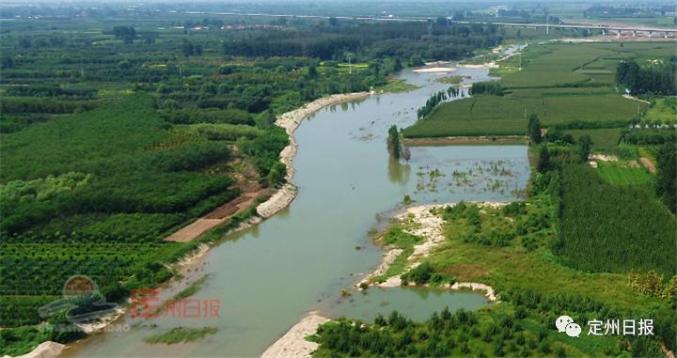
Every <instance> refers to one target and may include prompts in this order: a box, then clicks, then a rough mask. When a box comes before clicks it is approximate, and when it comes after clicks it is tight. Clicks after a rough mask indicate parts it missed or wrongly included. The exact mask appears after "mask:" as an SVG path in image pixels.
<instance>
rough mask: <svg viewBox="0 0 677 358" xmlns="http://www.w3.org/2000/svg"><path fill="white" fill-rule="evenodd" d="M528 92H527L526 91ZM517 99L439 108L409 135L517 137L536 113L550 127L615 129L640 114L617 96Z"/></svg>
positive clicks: (484, 98)
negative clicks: (575, 125) (582, 124)
mask: <svg viewBox="0 0 677 358" xmlns="http://www.w3.org/2000/svg"><path fill="white" fill-rule="evenodd" d="M525 92H526V91H525ZM528 92H529V93H520V92H517V91H515V92H513V94H512V95H506V96H490V95H477V96H473V97H471V98H466V99H462V100H458V101H452V102H448V103H444V104H442V105H440V106H439V107H438V108H437V109H436V110H435V111H434V112H433V113H432V114H431V115H430V116H429V117H426V118H424V119H422V120H420V121H419V122H417V123H416V124H415V125H413V126H412V127H409V128H407V129H405V131H404V135H405V136H406V137H410V138H416V137H446V136H454V135H459V136H462V135H509V134H511V135H514V134H524V133H525V132H526V126H527V119H526V117H527V116H528V115H529V114H532V113H535V114H537V115H538V116H539V118H540V119H541V123H543V125H545V126H552V125H555V126H558V125H561V126H566V125H567V124H568V123H571V122H596V123H601V125H607V126H615V125H616V123H617V122H618V121H619V120H620V121H623V120H629V119H630V118H632V116H633V114H635V113H636V112H637V103H636V102H634V101H630V100H627V99H625V98H623V97H621V96H618V95H613V94H577V93H576V92H567V93H561V92H560V93H557V92H555V93H548V92H543V93H542V95H541V96H540V97H534V96H533V94H534V93H535V91H534V90H528Z"/></svg>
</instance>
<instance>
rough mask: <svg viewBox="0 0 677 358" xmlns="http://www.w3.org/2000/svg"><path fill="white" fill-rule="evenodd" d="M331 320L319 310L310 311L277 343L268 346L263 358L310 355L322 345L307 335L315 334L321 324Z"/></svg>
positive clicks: (262, 355)
mask: <svg viewBox="0 0 677 358" xmlns="http://www.w3.org/2000/svg"><path fill="white" fill-rule="evenodd" d="M329 321H331V319H330V318H327V317H324V316H322V315H320V313H319V312H318V311H312V312H308V313H307V314H306V315H305V316H304V317H303V318H301V320H300V321H298V322H297V323H296V324H295V325H293V326H292V327H291V328H290V329H289V330H288V331H287V332H286V333H285V334H283V335H282V337H280V338H279V339H277V340H276V341H275V343H273V344H271V345H270V346H268V348H266V350H265V351H264V352H263V354H261V358H282V357H310V356H311V353H313V351H315V350H316V349H317V348H318V347H319V346H320V345H319V344H318V343H315V342H311V341H308V340H306V337H307V336H310V335H313V334H315V333H316V332H317V329H318V328H319V327H320V326H321V325H323V324H325V323H327V322H329Z"/></svg>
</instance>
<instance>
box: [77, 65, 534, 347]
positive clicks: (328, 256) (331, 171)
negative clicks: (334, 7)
mask: <svg viewBox="0 0 677 358" xmlns="http://www.w3.org/2000/svg"><path fill="white" fill-rule="evenodd" d="M436 66H438V65H436ZM445 66H452V65H445ZM451 74H453V75H463V76H470V78H469V79H466V80H465V83H471V82H474V81H482V80H487V79H488V78H489V77H488V70H487V69H485V68H458V69H457V70H456V71H455V72H453V73H451ZM446 75H448V74H446ZM442 76H445V74H440V73H415V72H413V71H411V70H405V71H404V72H403V73H402V74H401V75H400V77H401V78H403V79H405V80H407V81H408V82H409V83H412V84H415V85H417V86H419V88H418V89H416V90H413V91H410V92H406V93H392V94H390V93H389V94H380V95H373V96H370V97H368V98H367V99H365V100H362V101H360V102H356V103H349V104H343V105H338V106H334V107H331V108H326V109H324V110H321V111H319V112H317V113H316V114H315V115H314V116H312V117H311V118H310V119H308V120H306V122H304V123H303V124H302V125H301V127H300V128H299V129H298V130H297V132H296V137H297V141H298V144H299V151H298V156H297V157H296V159H295V160H294V166H295V168H296V171H295V176H294V182H295V183H296V185H297V186H298V187H299V194H298V197H297V198H296V199H295V200H294V202H293V203H292V204H291V206H290V207H289V208H288V209H286V210H284V211H282V212H281V213H279V214H277V215H275V216H273V217H272V218H270V219H268V220H266V221H265V222H263V223H261V224H260V225H258V226H256V227H253V228H251V229H248V230H245V231H243V232H240V233H237V234H234V235H233V236H232V237H231V238H229V239H228V240H227V241H225V242H224V243H222V244H221V245H219V246H218V247H216V248H214V249H212V250H211V251H210V252H209V254H208V256H207V257H206V258H205V260H204V262H203V264H202V265H201V266H200V267H199V268H197V270H199V272H198V273H196V274H200V275H201V274H208V275H209V276H208V279H207V281H206V283H205V285H204V286H203V287H202V289H200V290H199V291H198V293H196V294H195V295H194V296H192V297H191V299H192V300H195V301H193V302H199V303H201V304H202V305H203V308H202V309H203V310H204V306H205V305H211V307H214V305H215V304H218V307H217V308H219V309H218V317H217V316H216V315H214V314H211V313H205V312H202V314H201V317H200V318H192V316H193V315H192V314H191V315H182V316H181V317H172V316H168V315H163V316H161V317H159V318H157V319H154V320H139V319H132V318H131V317H127V318H125V319H123V321H122V322H121V323H125V324H128V325H130V326H132V327H133V328H131V329H130V330H128V331H126V332H107V333H103V334H98V335H95V336H93V337H91V338H89V339H88V340H87V341H86V342H84V343H83V344H79V345H76V346H75V347H73V348H71V349H69V351H70V352H68V353H67V355H69V356H83V357H104V356H163V357H165V356H254V355H258V354H260V353H261V352H263V350H265V348H266V347H267V346H268V345H270V344H271V343H272V342H274V341H275V340H276V339H277V338H278V337H279V336H281V335H282V334H283V333H284V332H285V331H286V330H287V329H288V328H289V327H291V326H292V325H293V324H294V323H296V322H297V321H298V320H299V319H300V318H301V317H302V316H303V315H304V313H306V312H308V311H310V310H320V311H322V312H323V313H324V314H325V315H328V316H332V317H336V316H340V315H344V316H348V317H351V318H360V319H365V320H371V319H372V318H373V317H374V315H375V314H376V313H378V312H380V313H384V314H387V313H389V312H390V311H392V310H398V311H400V312H402V313H404V314H405V315H407V316H409V317H412V318H414V319H420V320H422V319H425V318H427V317H429V316H430V314H431V313H432V312H434V311H439V310H441V309H443V308H444V307H447V306H448V307H449V308H450V309H458V308H466V309H477V308H480V307H482V306H484V305H486V304H487V302H486V300H485V299H484V297H483V296H482V295H480V294H476V293H469V292H439V291H429V290H428V291H426V290H421V289H405V288H393V289H370V290H368V293H367V294H366V295H364V294H362V293H357V292H354V293H353V294H352V296H350V297H341V296H342V295H341V291H342V290H344V289H348V290H350V289H351V287H353V286H354V284H355V282H357V281H358V280H359V278H360V277H361V276H363V275H364V274H365V273H367V272H369V271H370V270H371V269H373V268H374V267H375V266H376V265H377V264H378V263H379V259H380V257H381V251H380V250H379V249H378V248H376V247H375V246H374V245H373V244H372V242H371V240H370V238H369V234H368V233H369V231H370V229H373V228H374V227H375V226H376V225H377V224H378V222H379V217H380V215H379V213H384V212H388V211H392V210H393V209H395V208H397V207H398V206H400V205H401V202H402V200H403V197H404V196H405V195H410V196H411V198H412V199H414V200H415V201H416V202H417V203H432V202H454V201H460V200H494V201H505V200H513V199H515V198H516V195H517V194H516V193H517V192H518V191H519V190H522V189H524V187H525V186H526V183H527V179H528V177H529V165H528V160H527V148H526V147H525V146H448V147H414V148H411V160H410V161H409V162H408V163H407V164H401V163H395V162H392V161H389V159H388V153H387V150H386V142H385V137H386V132H387V129H388V127H389V126H390V125H392V124H396V125H398V127H406V126H407V125H410V124H412V123H413V122H414V121H415V119H416V118H415V117H416V109H417V108H418V107H420V106H422V105H423V104H424V103H425V101H426V99H427V98H428V97H429V96H430V95H431V94H432V93H434V92H436V91H439V90H446V89H447V88H448V87H449V85H447V84H443V83H439V82H438V81H436V80H435V79H437V78H439V77H442ZM435 169H438V170H439V172H440V173H441V175H430V172H431V171H432V170H435ZM141 321H142V322H143V324H139V322H141ZM177 326H184V327H203V326H213V327H216V328H218V332H217V333H216V334H214V335H212V336H209V337H207V338H205V339H204V340H202V341H199V342H196V343H189V344H176V345H171V346H166V345H151V344H147V343H144V341H143V339H144V338H145V337H147V336H149V335H151V334H154V333H157V332H161V331H162V330H164V329H169V328H172V327H177Z"/></svg>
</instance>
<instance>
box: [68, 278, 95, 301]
mask: <svg viewBox="0 0 677 358" xmlns="http://www.w3.org/2000/svg"><path fill="white" fill-rule="evenodd" d="M97 292H99V289H98V287H97V286H96V283H94V281H92V279H91V278H89V277H87V276H85V275H75V276H71V277H70V278H69V279H68V280H67V281H66V283H65V284H64V285H63V292H62V293H63V296H64V297H73V296H82V295H88V294H92V293H97Z"/></svg>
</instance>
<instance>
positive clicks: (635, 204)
mask: <svg viewBox="0 0 677 358" xmlns="http://www.w3.org/2000/svg"><path fill="white" fill-rule="evenodd" d="M561 173H562V174H561V181H562V184H561V185H562V186H561V192H562V194H561V195H562V198H561V200H562V204H561V209H560V210H561V214H560V215H561V221H560V237H559V239H558V241H557V243H556V244H555V246H554V251H555V253H557V254H559V255H561V256H562V257H563V258H564V259H565V261H566V262H567V263H569V264H570V265H572V266H574V267H576V268H579V269H582V270H589V271H610V272H627V271H630V270H641V271H648V270H656V271H658V272H661V273H665V274H668V275H672V274H673V273H674V228H675V226H674V225H675V224H674V223H675V219H674V216H672V214H671V213H670V212H669V211H668V210H667V209H666V208H665V207H664V206H663V205H662V204H661V203H659V202H658V201H657V200H655V199H654V198H653V193H651V192H650V191H649V190H647V188H644V187H634V186H614V185H611V184H607V183H604V182H603V181H602V179H601V178H600V177H599V176H598V175H597V174H596V173H595V172H594V170H593V169H592V168H590V167H589V166H587V165H586V164H568V165H565V166H563V168H562V170H561Z"/></svg>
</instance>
